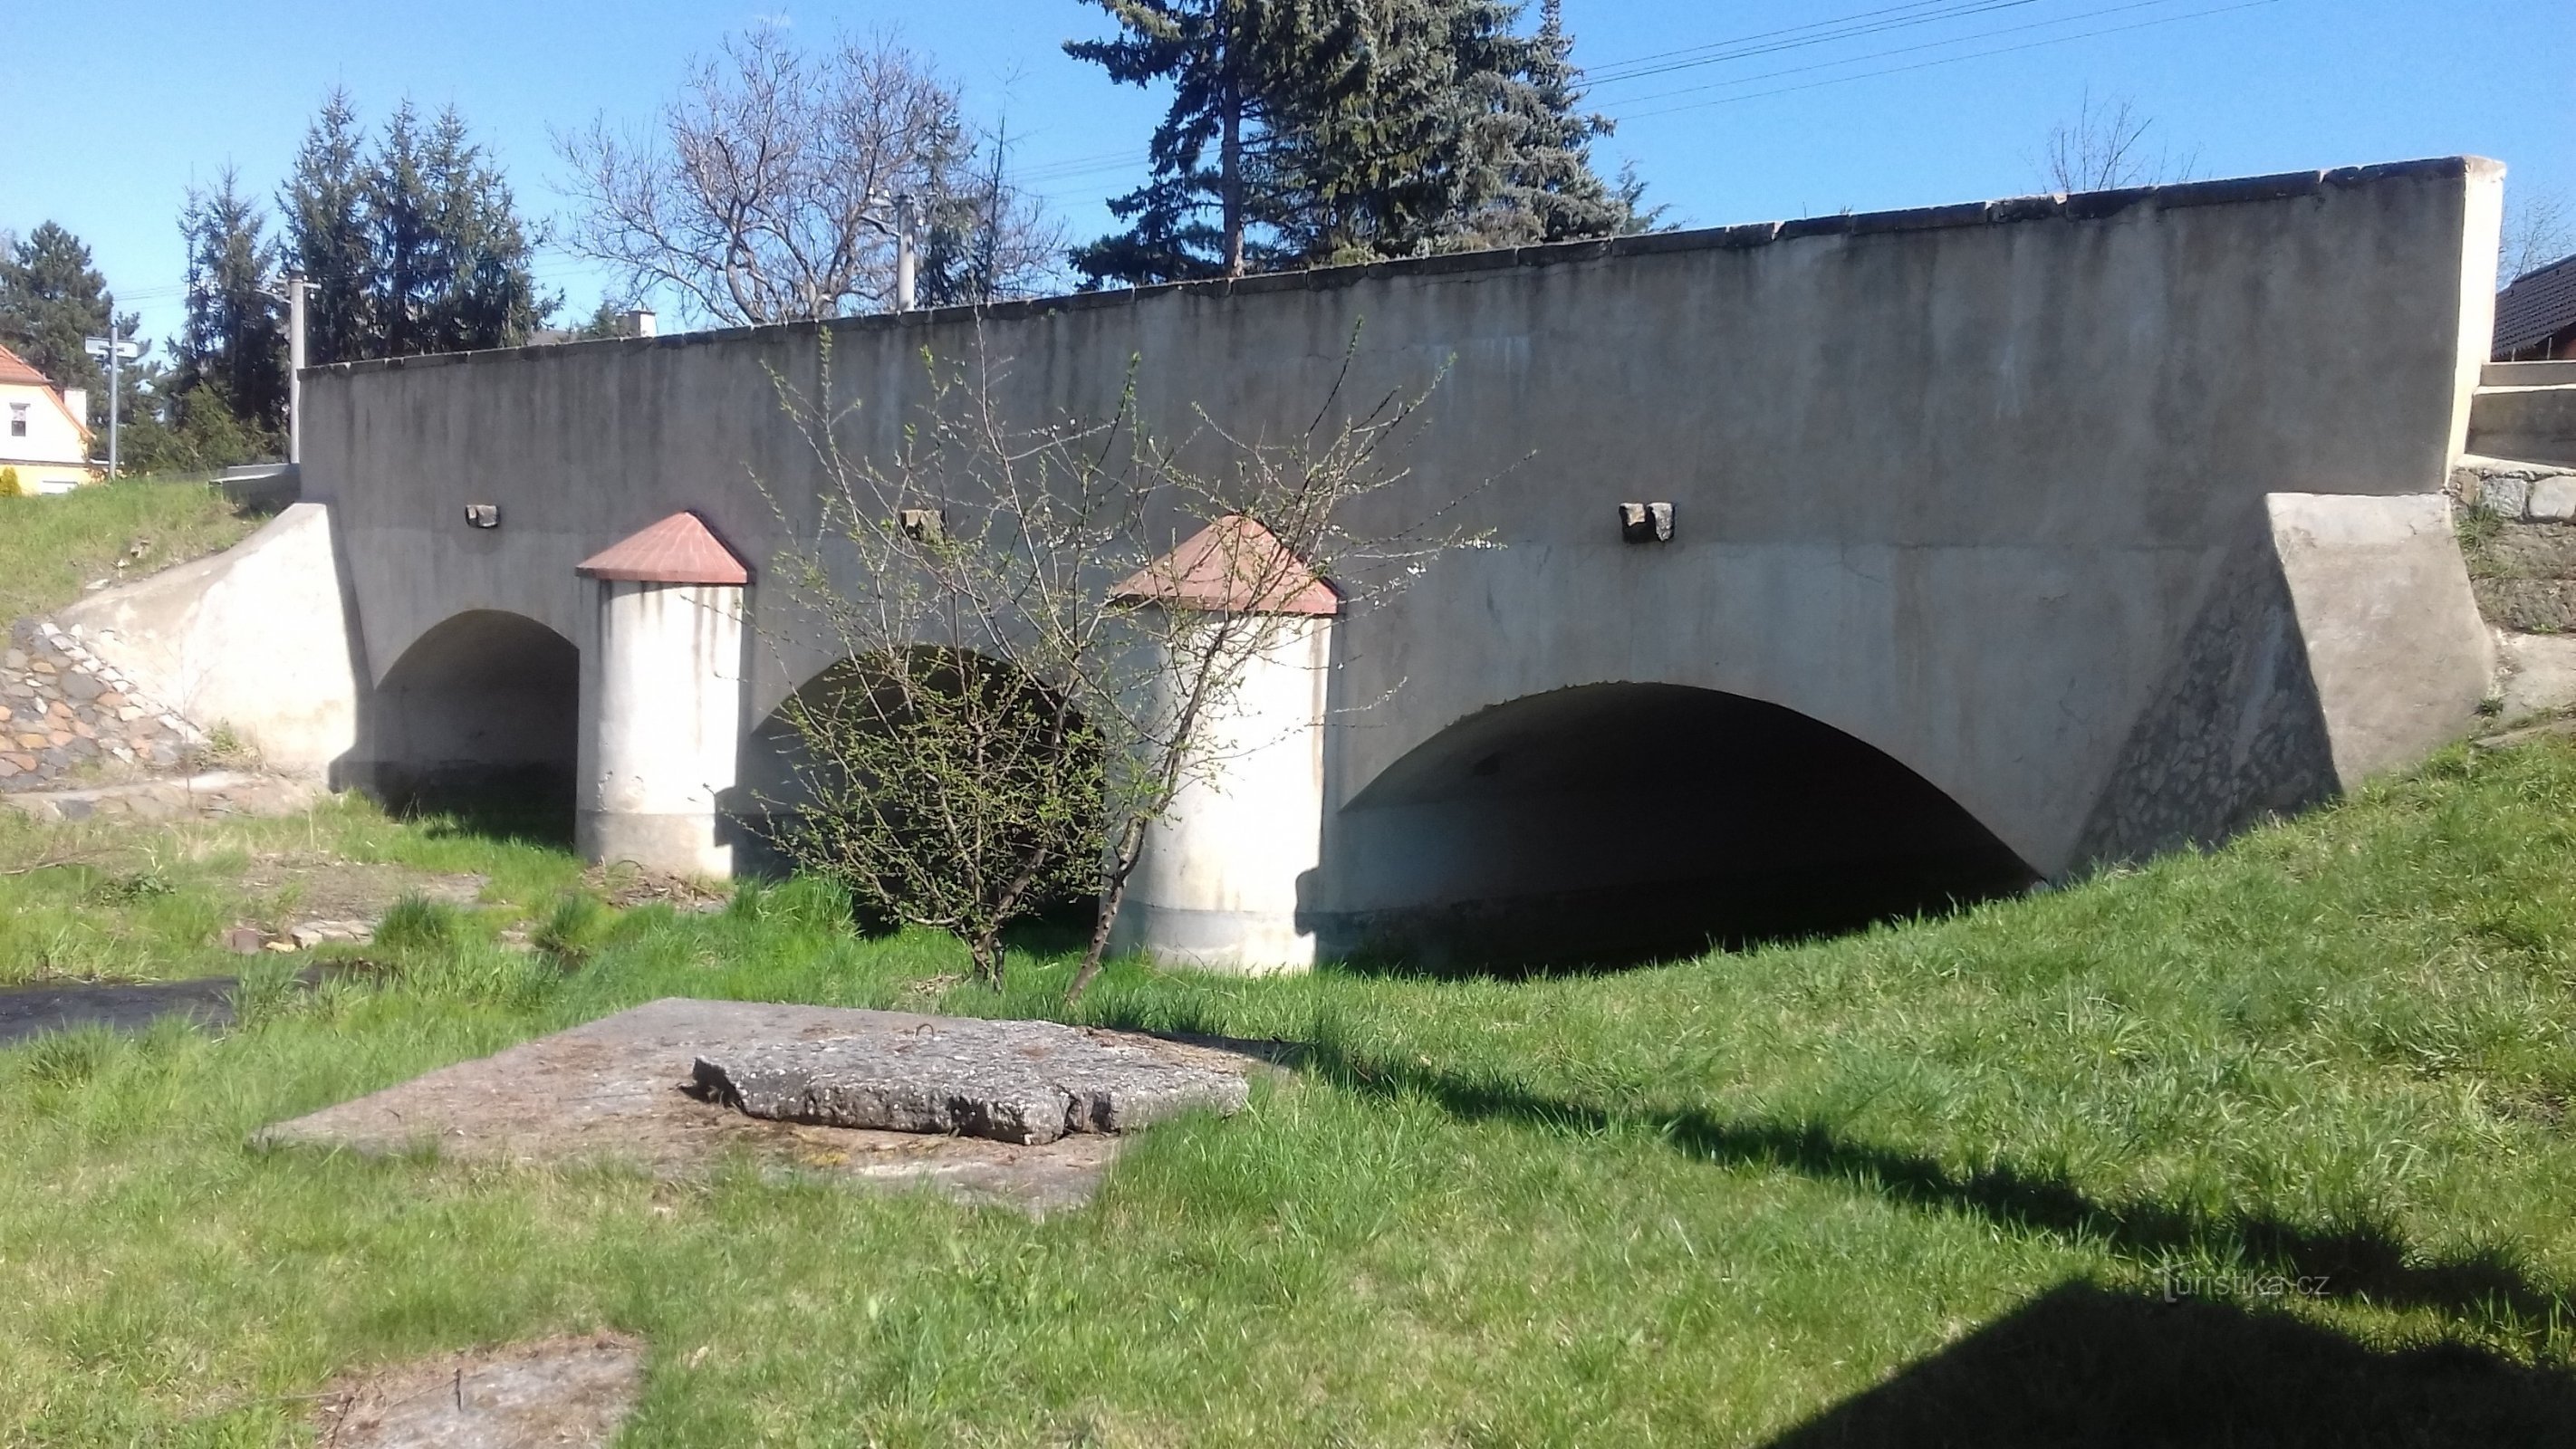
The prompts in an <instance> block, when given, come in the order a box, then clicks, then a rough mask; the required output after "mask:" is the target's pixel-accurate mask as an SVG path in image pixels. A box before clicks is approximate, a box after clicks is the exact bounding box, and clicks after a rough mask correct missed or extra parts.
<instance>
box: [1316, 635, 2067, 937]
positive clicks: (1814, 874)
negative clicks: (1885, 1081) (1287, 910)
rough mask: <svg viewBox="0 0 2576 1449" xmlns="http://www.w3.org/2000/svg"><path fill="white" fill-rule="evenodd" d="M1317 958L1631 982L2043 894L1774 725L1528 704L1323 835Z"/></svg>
mask: <svg viewBox="0 0 2576 1449" xmlns="http://www.w3.org/2000/svg"><path fill="white" fill-rule="evenodd" d="M1319 874H1320V876H1321V881H1320V882H1319V883H1320V884H1321V885H1322V886H1323V887H1324V890H1323V891H1321V892H1319V893H1317V894H1318V898H1319V899H1322V900H1327V901H1329V902H1330V908H1329V909H1326V910H1324V911H1320V912H1318V913H1316V919H1315V921H1314V922H1313V924H1314V926H1315V928H1316V929H1317V930H1318V932H1319V944H1320V945H1321V946H1322V948H1323V950H1324V951H1325V952H1326V954H1332V955H1341V956H1346V957H1351V958H1355V959H1359V960H1364V961H1365V960H1371V959H1376V960H1386V961H1395V960H1401V961H1403V962H1405V963H1407V964H1411V965H1417V966H1426V967H1433V968H1439V967H1480V966H1485V967H1502V968H1511V967H1530V966H1571V965H1581V964H1616V963H1620V962H1628V961H1637V960H1645V959H1652V958H1655V957H1659V956H1668V955H1675V954H1684V953H1689V952H1694V951H1698V950H1702V949H1705V948H1706V947H1708V946H1709V945H1710V944H1712V943H1714V944H1719V945H1730V946H1731V945H1739V944H1745V943H1749V942H1754V941H1760V940H1765V939H1777V938H1781V937H1790V936H1799V935H1808V934H1819V933H1828V932H1834V931H1839V930H1848V929H1854V928H1857V927H1859V926H1862V925H1866V924H1868V923H1869V922H1871V921H1873V920H1879V919H1885V918H1888V917H1891V916H1897V915H1904V914H1911V913H1915V912H1920V911H1928V910H1940V909H1945V908H1947V907H1949V906H1950V905H1952V904H1953V903H1956V902H1961V901H1968V900H1976V899H1982V898H1986V897H1990V896H1994V895H1998V894H2003V893H2008V892H2011V891H2015V890H2019V889H2023V888H2026V887H2027V886H2029V885H2030V884H2031V883H2032V882H2033V881H2035V880H2036V879H2037V876H2036V875H2035V874H2034V873H2033V872H2032V870H2031V869H2030V867H2029V866H2028V865H2026V864H2025V863H2024V862H2023V861H2022V860H2021V859H2020V857H2018V856H2017V855H2016V854H2015V853H2014V852H2013V851H2012V849H2011V848H2010V847H2008V846H2007V845H2005V844H2004V843H2003V842H2002V841H2001V840H2000V839H1998V838H1997V836H1996V835H1995V833H1994V832H1993V831H1991V830H1989V829H1988V828H1987V827H1986V826H1985V825H1983V824H1981V823H1980V822H1979V821H1978V820H1977V819H1976V818H1975V817H1974V816H1972V815H1970V814H1969V813H1968V811H1967V810H1966V809H1964V808H1963V807H1961V806H1960V805H1959V804H1958V803H1957V802H1955V801H1954V800H1952V799H1951V798H1950V797H1949V796H1948V795H1947V794H1945V793H1944V792H1943V791H1942V790H1940V789H1939V788H1938V787H1936V786H1935V785H1933V784H1932V783H1931V782H1929V781H1927V780H1925V779H1924V778H1923V777H1922V776H1921V775H1919V774H1917V773H1915V772H1914V771H1913V770H1911V769H1909V768H1907V767H1906V766H1905V765H1904V764H1902V763H1900V762H1899V761H1897V760H1896V759H1894V758H1893V757H1891V756H1889V755H1887V754H1886V753H1884V752H1882V751H1880V750H1878V749H1876V748H1874V747H1873V746H1871V745H1869V744H1867V743H1865V742H1863V741H1861V740H1859V739H1857V738H1855V737H1853V736H1851V735H1849V734H1846V733H1844V732H1843V731H1841V730H1838V729H1835V728H1834V727H1832V726H1830V725H1827V724H1824V723H1822V722H1821V721H1818V720H1816V719H1814V718H1811V717H1809V716H1807V715H1804V714H1801V713H1799V712H1797V711H1795V710H1792V709H1788V708H1786V707H1783V706H1781V705H1777V704H1772V703H1768V702H1766V701H1763V700H1758V699H1752V698H1748V697H1746V696H1743V695H1736V694H1729V693H1724V692H1721V691H1718V690H1713V689H1703V688H1697V687H1693V686H1687V685H1676V684H1661V683H1603V684H1587V685H1581V686H1577V687H1573V688H1567V689H1558V690H1553V691H1549V692H1546V693H1542V694H1534V695H1526V696H1523V697H1521V698H1519V699H1515V700H1511V701H1508V702H1506V703H1503V704H1499V705H1496V706H1493V707H1490V708H1487V709H1485V710H1482V711H1480V712H1478V713H1476V714H1473V715H1470V716H1468V717H1466V718H1464V719H1461V720H1459V721H1457V722H1456V723H1454V724H1452V725H1450V726H1449V727H1448V728H1446V729H1444V730H1442V731H1441V732H1440V733H1439V734H1437V735H1435V736H1433V737H1432V738H1430V739H1428V740H1426V741H1424V742H1423V743H1421V744H1420V745H1418V746H1416V747H1415V748H1414V749H1412V750H1411V751H1409V752H1408V753H1406V754H1405V755H1403V756H1402V757H1400V758H1399V759H1397V760H1396V761H1395V762H1394V763H1393V764H1391V765H1389V766H1388V767H1387V768H1386V769H1385V770H1383V771H1381V772H1380V773H1379V774H1378V775H1377V776H1376V778H1374V779H1372V780H1371V781H1369V783H1368V784H1367V785H1366V786H1365V787H1364V788H1362V789H1360V790H1359V791H1358V792H1357V793H1355V794H1354V795H1353V796H1351V798H1350V799H1349V801H1348V802H1347V803H1346V804H1345V805H1344V806H1343V807H1342V808H1341V809H1340V810H1338V811H1336V812H1333V814H1332V816H1331V817H1330V818H1329V819H1328V820H1327V822H1326V829H1325V852H1324V865H1323V868H1322V870H1321V872H1320V873H1319Z"/></svg>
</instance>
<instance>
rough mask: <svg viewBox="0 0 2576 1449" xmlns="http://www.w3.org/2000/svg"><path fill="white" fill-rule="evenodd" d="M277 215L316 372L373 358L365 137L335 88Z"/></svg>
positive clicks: (326, 98)
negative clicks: (302, 286)
mask: <svg viewBox="0 0 2576 1449" xmlns="http://www.w3.org/2000/svg"><path fill="white" fill-rule="evenodd" d="M277 209H278V214H279V217H280V218H281V222H282V225H283V227H284V230H285V233H286V236H285V251H286V257H287V262H288V265H289V266H290V268H291V269H292V270H295V271H299V272H301V273H303V274H304V278H305V280H306V281H307V282H309V283H311V288H310V290H309V291H308V292H307V293H306V294H305V310H304V355H305V359H306V360H307V361H308V362H310V363H312V364H313V365H315V366H317V367H318V366H321V365H323V364H325V363H332V362H347V361H350V360H352V359H355V358H361V357H368V356H372V355H374V354H373V352H372V351H371V350H370V346H369V342H370V337H371V332H370V324H369V321H368V317H367V303H368V300H369V296H370V293H371V291H372V280H371V279H372V276H373V273H374V269H375V248H374V246H373V245H372V244H371V243H370V241H369V240H368V235H367V163H366V136H365V133H364V132H363V131H362V130H361V129H360V127H359V124H358V112H357V108H356V106H355V105H354V104H352V103H351V101H350V99H349V93H348V92H347V91H345V90H342V89H340V88H338V87H336V86H335V87H333V88H332V90H331V91H330V93H329V94H327V95H325V96H324V97H323V98H322V109H321V111H320V112H319V113H317V114H316V115H315V116H314V118H313V124H312V125H311V126H310V127H309V128H307V129H306V131H305V133H304V145H303V148H302V149H301V150H299V151H298V152H297V153H296V156H295V170H294V172H293V174H292V175H290V176H289V177H288V178H287V182H286V185H285V186H284V187H282V188H280V189H279V191H278V196H277Z"/></svg>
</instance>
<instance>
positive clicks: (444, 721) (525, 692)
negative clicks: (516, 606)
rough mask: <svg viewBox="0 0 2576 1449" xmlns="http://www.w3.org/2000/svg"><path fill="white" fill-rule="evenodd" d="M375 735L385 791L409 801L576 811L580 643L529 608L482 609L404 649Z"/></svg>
mask: <svg viewBox="0 0 2576 1449" xmlns="http://www.w3.org/2000/svg"><path fill="white" fill-rule="evenodd" d="M367 740H368V745H369V747H370V748H369V753H370V755H371V756H372V759H373V766H372V771H371V773H372V775H373V779H374V784H375V789H376V793H377V794H378V795H379V796H381V797H382V798H383V799H384V800H385V801H386V802H387V803H389V804H393V805H396V806H409V805H415V804H423V803H443V802H463V801H471V802H474V803H490V804H507V805H509V806H510V807H512V809H513V810H514V811H522V810H523V811H526V812H529V813H533V814H542V815H544V816H545V817H546V819H547V821H548V822H549V823H553V821H554V817H555V816H556V815H560V816H561V817H562V818H561V822H560V823H561V825H562V827H563V830H564V832H565V833H567V834H568V833H569V832H570V829H571V822H572V808H573V779H574V774H575V771H576V769H577V763H578V759H579V755H580V740H581V650H580V648H579V647H578V646H576V645H575V644H574V643H573V642H572V641H571V640H569V639H566V638H565V637H564V636H562V635H561V634H558V633H556V632H555V631H554V630H552V629H550V628H547V627H546V626H545V625H543V624H540V623H538V622H537V621H536V620H534V619H531V618H528V617H527V616H525V615H523V614H514V613H509V612H506V611H503V610H498V609H474V610H469V611H467V612H465V613H461V614H457V615H454V616H453V617H451V618H448V619H446V620H444V621H442V622H440V623H439V624H437V625H436V626H435V627H433V628H431V629H430V630H429V631H428V632H427V633H425V634H422V635H421V636H420V637H419V638H418V639H416V640H414V641H412V644H411V647H409V648H408V649H405V650H404V651H403V653H402V657H401V658H399V659H397V660H395V661H394V665H393V668H391V669H389V670H387V671H386V672H385V677H384V678H383V680H382V681H380V682H379V683H378V684H377V685H376V688H375V691H374V695H373V697H372V699H371V700H370V701H369V708H368V711H367Z"/></svg>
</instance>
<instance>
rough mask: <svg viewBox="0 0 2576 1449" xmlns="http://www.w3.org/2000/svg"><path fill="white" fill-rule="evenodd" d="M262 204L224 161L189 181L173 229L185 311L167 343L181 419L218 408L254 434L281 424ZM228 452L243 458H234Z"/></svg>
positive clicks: (272, 267)
mask: <svg viewBox="0 0 2576 1449" xmlns="http://www.w3.org/2000/svg"><path fill="white" fill-rule="evenodd" d="M267 229H268V218H267V216H266V215H265V214H264V213H263V212H262V211H261V210H260V206H259V203H258V202H256V201H254V200H252V199H251V198H249V197H248V196H245V195H243V194H242V191H241V186H240V179H239V177H238V176H237V175H236V174H235V173H234V172H233V171H232V170H231V169H229V168H227V169H226V170H225V171H224V173H223V175H222V176H221V178H220V179H218V180H217V182H216V183H215V185H214V186H212V187H210V188H208V189H206V190H203V191H199V190H195V189H191V190H190V191H189V193H188V206H187V209H186V210H185V211H183V212H181V213H180V216H179V230H180V233H181V235H183V236H184V237H185V238H186V239H187V246H188V303H187V317H186V320H185V322H184V324H183V325H182V328H181V331H180V334H179V337H178V338H177V339H176V342H175V344H174V346H173V347H172V349H171V350H172V353H173V357H174V363H175V366H174V367H173V369H172V374H171V377H170V380H169V393H170V397H171V400H172V405H173V407H175V408H176V409H177V411H178V413H179V414H180V420H181V421H183V422H184V421H185V419H186V418H187V416H188V415H189V414H190V413H192V412H194V411H196V410H198V409H202V408H221V409H223V410H225V411H227V412H229V413H231V414H232V415H233V416H234V418H236V419H237V420H238V421H239V422H240V423H241V425H242V429H241V430H242V431H243V432H244V433H245V434H247V435H249V436H251V437H253V438H258V437H260V436H261V435H274V434H277V433H280V432H282V431H283V430H284V428H285V426H286V328H285V325H284V322H283V320H282V319H281V318H280V316H279V312H280V310H281V309H280V307H279V304H278V301H277V298H276V296H275V295H274V293H273V290H272V289H273V288H274V287H275V286H276V276H277V261H278V256H277V248H276V246H275V245H274V244H273V243H271V242H270V240H269V238H268V235H267ZM232 461H241V460H239V459H235V460H232Z"/></svg>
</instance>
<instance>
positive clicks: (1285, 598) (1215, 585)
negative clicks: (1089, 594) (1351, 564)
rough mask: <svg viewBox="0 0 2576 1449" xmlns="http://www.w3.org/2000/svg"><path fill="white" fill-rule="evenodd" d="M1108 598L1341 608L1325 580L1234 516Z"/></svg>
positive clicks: (1284, 609)
mask: <svg viewBox="0 0 2576 1449" xmlns="http://www.w3.org/2000/svg"><path fill="white" fill-rule="evenodd" d="M1109 597H1110V598H1111V599H1113V600H1116V601H1117V602H1120V603H1128V604H1162V605H1164V606H1166V607H1179V608H1184V609H1205V610H1208V611H1210V612H1214V613H1227V614H1312V615H1315V616H1317V617H1330V616H1331V615H1334V614H1338V613H1340V612H1341V611H1342V596H1341V595H1340V594H1339V593H1337V592H1335V591H1334V588H1333V586H1332V584H1331V583H1330V582H1328V581H1327V580H1325V579H1324V577H1323V576H1322V575H1320V574H1318V573H1316V572H1315V570H1314V567H1313V566H1312V565H1310V564H1308V563H1307V562H1306V561H1305V560H1304V559H1301V558H1299V557H1297V556H1296V555H1295V554H1292V553H1290V552H1289V551H1288V546H1287V545H1286V544H1283V543H1281V542H1280V541H1279V537H1278V535H1276V534H1274V533H1272V532H1271V531H1270V530H1269V529H1267V528H1264V527H1263V526H1262V525H1261V524H1260V523H1259V522H1258V521H1257V520H1255V519H1251V518H1246V517H1245V516H1243V515H1242V514H1240V513H1231V514H1228V515H1226V516H1225V517H1223V518H1220V519H1218V520H1217V521H1216V522H1214V523H1211V524H1209V525H1208V526H1207V527H1205V528H1202V529H1200V530H1199V531H1198V532H1197V533H1194V534H1192V535H1191V536H1190V537H1189V538H1188V539H1187V540H1186V541H1185V542H1183V543H1182V544H1181V546H1180V547H1178V548H1176V549H1173V550H1172V551H1171V552H1170V553H1167V554H1165V555H1163V556H1162V557H1161V558H1158V559H1156V560H1154V561H1153V562H1152V563H1149V564H1147V565H1145V566H1144V567H1143V568H1141V569H1138V570H1137V571H1136V572H1134V573H1132V574H1130V575H1128V576H1127V578H1126V580H1125V581H1124V582H1122V583H1120V584H1119V585H1118V587H1116V588H1114V589H1111V590H1110V591H1109Z"/></svg>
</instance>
